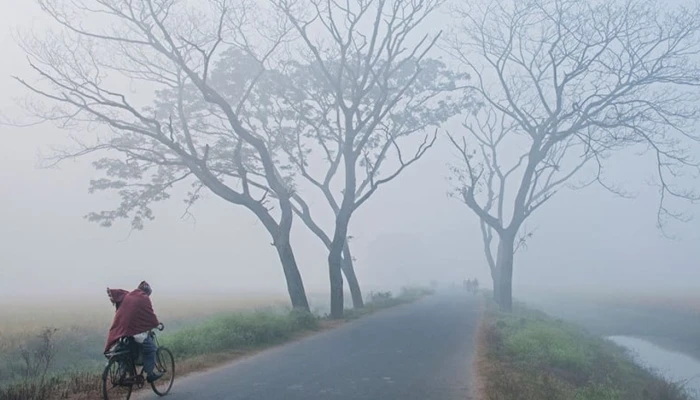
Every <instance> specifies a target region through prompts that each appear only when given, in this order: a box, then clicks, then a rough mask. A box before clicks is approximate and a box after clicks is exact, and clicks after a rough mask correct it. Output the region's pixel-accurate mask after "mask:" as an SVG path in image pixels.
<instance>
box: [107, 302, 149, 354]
mask: <svg viewBox="0 0 700 400" xmlns="http://www.w3.org/2000/svg"><path fill="white" fill-rule="evenodd" d="M107 292H108V294H109V298H110V300H112V303H114V305H115V306H116V307H117V312H116V313H115V314H114V321H112V327H111V328H109V337H108V338H107V343H106V344H105V352H107V351H108V350H109V348H110V347H112V345H113V344H114V343H116V342H117V340H119V339H121V338H123V337H126V336H134V335H137V334H139V333H142V332H146V331H150V330H151V329H154V328H156V327H157V326H158V317H156V314H155V313H154V312H153V305H152V304H151V299H150V298H149V297H148V295H147V294H146V293H145V292H144V291H142V290H141V289H136V290H134V291H132V292H127V291H126V290H122V289H108V291H107Z"/></svg>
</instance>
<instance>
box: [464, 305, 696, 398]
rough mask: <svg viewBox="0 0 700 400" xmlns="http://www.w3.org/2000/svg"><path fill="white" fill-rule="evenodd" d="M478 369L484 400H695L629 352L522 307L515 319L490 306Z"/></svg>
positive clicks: (480, 337)
mask: <svg viewBox="0 0 700 400" xmlns="http://www.w3.org/2000/svg"><path fill="white" fill-rule="evenodd" d="M476 365H477V385H478V390H479V392H480V395H481V397H480V398H481V399H483V400H645V399H648V400H690V399H691V397H690V395H688V394H687V393H685V391H684V389H683V388H682V386H681V385H680V384H677V383H671V382H667V381H665V380H664V379H662V378H660V377H659V376H657V375H655V374H654V373H653V372H651V371H648V370H645V369H644V368H642V367H640V366H638V365H637V364H635V363H634V361H633V360H632V358H631V357H630V355H629V354H628V353H627V352H626V351H625V350H624V349H623V348H621V347H619V346H617V345H615V344H614V343H612V342H610V341H607V340H605V339H603V338H601V337H598V336H596V335H593V334H591V333H589V332H587V331H586V330H584V329H583V328H581V327H579V326H577V325H574V324H570V323H568V322H564V321H563V320H560V319H555V318H552V317H550V316H548V315H547V314H545V313H542V312H539V311H535V310H532V309H528V308H526V307H524V306H522V305H516V307H515V308H514V310H513V312H512V313H503V312H500V311H498V309H497V307H496V306H495V305H494V304H492V303H489V304H488V305H487V309H486V311H485V314H484V317H483V319H482V323H481V326H480V328H479V334H478V349H477V360H476Z"/></svg>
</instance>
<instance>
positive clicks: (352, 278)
mask: <svg viewBox="0 0 700 400" xmlns="http://www.w3.org/2000/svg"><path fill="white" fill-rule="evenodd" d="M342 269H343V274H344V275H345V279H346V280H347V282H348V288H349V289H350V296H351V297H352V307H353V308H355V309H359V308H363V307H364V306H365V302H364V300H363V299H362V291H361V290H360V283H359V282H358V281H357V275H355V266H354V262H353V260H352V254H351V253H350V245H349V244H348V242H347V240H346V241H345V246H344V247H343V264H342Z"/></svg>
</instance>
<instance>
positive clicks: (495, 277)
mask: <svg viewBox="0 0 700 400" xmlns="http://www.w3.org/2000/svg"><path fill="white" fill-rule="evenodd" d="M490 270H491V282H492V283H493V300H494V301H496V302H498V295H499V293H500V292H501V291H500V290H499V285H498V282H499V279H498V265H494V266H493V267H491V268H490Z"/></svg>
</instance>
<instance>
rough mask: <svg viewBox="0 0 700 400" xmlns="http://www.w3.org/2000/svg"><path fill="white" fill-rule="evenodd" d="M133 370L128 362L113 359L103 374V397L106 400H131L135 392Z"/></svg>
mask: <svg viewBox="0 0 700 400" xmlns="http://www.w3.org/2000/svg"><path fill="white" fill-rule="evenodd" d="M133 375H134V373H133V368H131V366H130V365H129V363H128V362H126V361H124V360H123V359H119V358H112V359H110V360H109V362H108V363H107V366H106V367H105V370H104V372H103V373H102V397H103V398H104V400H119V399H123V400H129V398H130V397H131V391H132V390H133V387H134V383H133V379H134V377H133Z"/></svg>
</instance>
